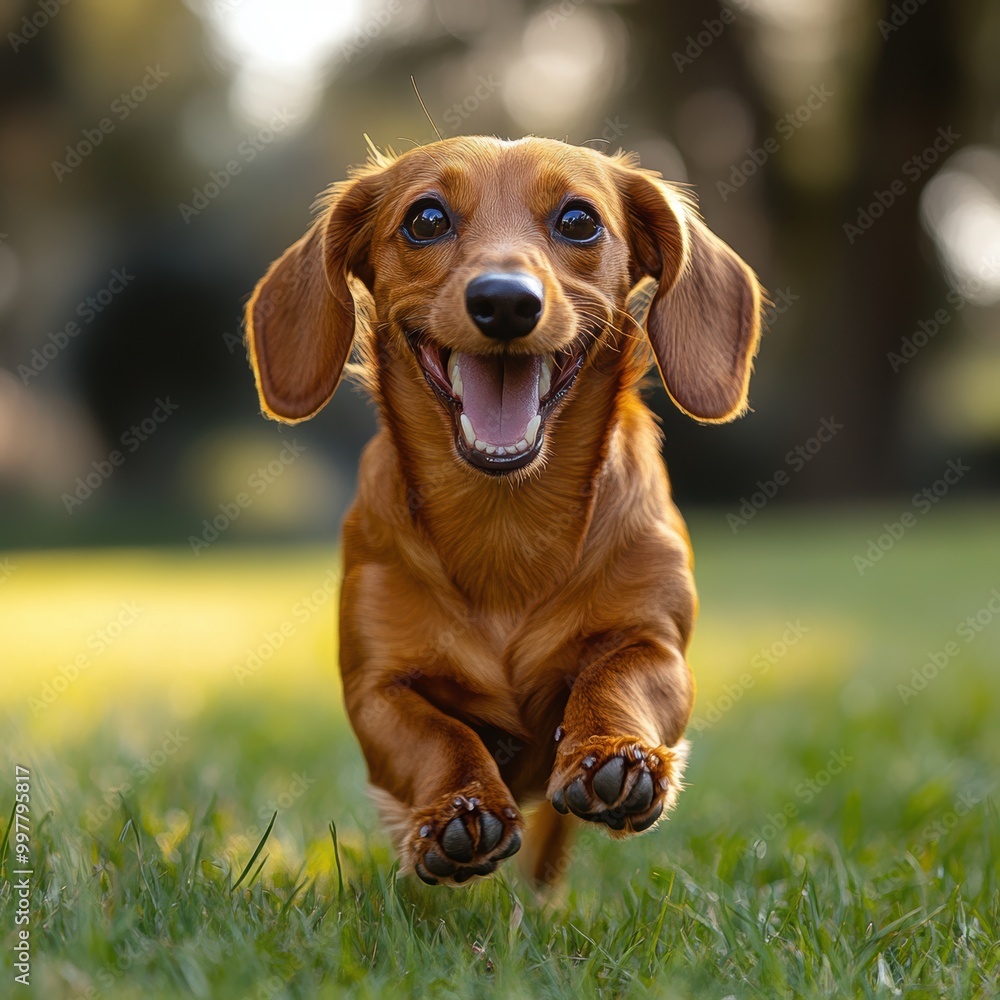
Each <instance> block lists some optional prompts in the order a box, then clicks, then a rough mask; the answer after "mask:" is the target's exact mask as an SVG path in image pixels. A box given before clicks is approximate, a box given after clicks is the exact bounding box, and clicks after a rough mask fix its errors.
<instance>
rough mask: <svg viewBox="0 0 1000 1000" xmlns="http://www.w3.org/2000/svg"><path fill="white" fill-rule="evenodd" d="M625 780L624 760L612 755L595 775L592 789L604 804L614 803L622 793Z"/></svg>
mask: <svg viewBox="0 0 1000 1000" xmlns="http://www.w3.org/2000/svg"><path fill="white" fill-rule="evenodd" d="M624 781H625V761H624V760H622V758H621V757H612V758H611V760H609V761H608V762H607V764H605V765H604V766H603V767H602V768H601V769H600V770H599V771H598V772H597V773H596V774H595V775H594V782H593V786H594V791H595V792H596V793H597V795H598V796H599V797H600V799H601V801H602V802H604V803H605V804H606V805H609V806H610V805H614V803H616V802H617V801H618V796H619V795H621V793H622V784H623V783H624Z"/></svg>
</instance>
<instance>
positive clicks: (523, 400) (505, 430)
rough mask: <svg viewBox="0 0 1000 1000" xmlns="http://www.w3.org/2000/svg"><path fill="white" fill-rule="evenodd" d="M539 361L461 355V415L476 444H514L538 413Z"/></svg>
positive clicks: (540, 360)
mask: <svg viewBox="0 0 1000 1000" xmlns="http://www.w3.org/2000/svg"><path fill="white" fill-rule="evenodd" d="M541 363H542V359H541V358H540V357H538V356H537V355H529V356H527V357H517V356H508V357H504V358H501V357H498V356H496V355H492V356H491V355H485V356H484V355H475V354H462V355H460V357H459V362H458V366H459V371H460V373H461V376H462V412H463V413H465V415H466V416H467V417H468V418H469V420H470V421H471V422H472V427H473V430H475V432H476V437H477V438H478V439H479V440H480V441H485V442H486V443H487V444H498V445H508V444H517V442H518V441H520V440H521V438H523V437H524V435H525V433H526V431H527V430H528V423H529V421H530V420H531V418H532V417H533V416H535V415H536V414H537V413H538V375H539V372H540V370H541V369H540V365H541Z"/></svg>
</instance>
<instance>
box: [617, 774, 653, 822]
mask: <svg viewBox="0 0 1000 1000" xmlns="http://www.w3.org/2000/svg"><path fill="white" fill-rule="evenodd" d="M652 802H653V776H652V775H651V774H650V773H649V771H643V772H642V774H640V775H639V777H638V778H637V779H636V782H635V784H634V785H633V786H632V791H630V792H629V793H628V796H627V797H626V799H625V801H624V802H623V803H622V806H623V807H624V808H625V809H627V810H628V811H629V812H645V811H646V810H647V809H648V808H649V807H650V805H651V804H652Z"/></svg>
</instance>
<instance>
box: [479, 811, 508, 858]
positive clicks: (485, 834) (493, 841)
mask: <svg viewBox="0 0 1000 1000" xmlns="http://www.w3.org/2000/svg"><path fill="white" fill-rule="evenodd" d="M502 836H503V823H502V822H501V821H500V820H499V819H498V818H497V817H496V816H494V815H493V813H489V812H484V813H483V814H482V815H481V816H480V817H479V853H480V854H488V853H489V852H490V851H492V850H493V848H494V847H496V846H497V844H499V843H500V838H501V837H502Z"/></svg>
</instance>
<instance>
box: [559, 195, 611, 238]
mask: <svg viewBox="0 0 1000 1000" xmlns="http://www.w3.org/2000/svg"><path fill="white" fill-rule="evenodd" d="M556 229H557V230H558V231H559V234H560V235H561V236H565V237H566V239H568V240H572V241H573V242H574V243H589V242H590V241H591V240H593V239H596V238H597V236H598V235H600V232H601V224H600V222H598V221H597V216H596V214H595V212H594V211H593V209H591V208H590V207H589V206H588V205H584V204H582V203H580V202H572V203H570V204H569V205H567V206H566V208H564V209H563V212H562V215H560V216H559V220H558V221H557V222H556Z"/></svg>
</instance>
